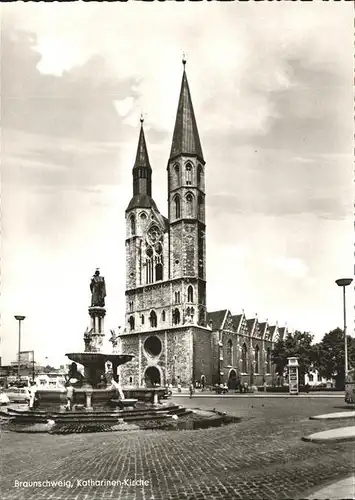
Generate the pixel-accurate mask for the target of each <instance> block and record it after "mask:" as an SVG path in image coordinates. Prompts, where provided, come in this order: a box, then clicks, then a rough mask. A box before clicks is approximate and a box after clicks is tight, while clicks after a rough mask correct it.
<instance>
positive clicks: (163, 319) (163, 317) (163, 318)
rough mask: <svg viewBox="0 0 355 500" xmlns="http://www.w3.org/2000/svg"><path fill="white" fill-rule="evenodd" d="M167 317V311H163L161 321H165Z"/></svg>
mask: <svg viewBox="0 0 355 500" xmlns="http://www.w3.org/2000/svg"><path fill="white" fill-rule="evenodd" d="M165 317H166V313H165V311H163V312H162V313H161V320H162V321H165Z"/></svg>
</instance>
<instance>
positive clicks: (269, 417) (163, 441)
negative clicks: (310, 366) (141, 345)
mask: <svg viewBox="0 0 355 500" xmlns="http://www.w3.org/2000/svg"><path fill="white" fill-rule="evenodd" d="M176 401H177V402H178V403H179V404H182V405H184V406H187V407H199V408H204V409H212V408H216V409H218V410H225V411H227V412H228V413H232V414H234V415H237V416H241V417H242V418H243V420H242V421H241V422H240V423H238V424H232V425H229V426H226V427H222V428H211V429H205V430H198V431H163V432H162V431H155V432H154V431H138V432H137V431H130V432H120V433H96V434H78V435H48V434H24V433H10V432H3V433H2V436H1V444H2V453H1V459H0V460H1V463H0V467H1V471H2V477H1V489H0V496H1V498H2V499H3V500H12V499H16V500H17V499H25V498H26V500H27V499H28V498H30V499H52V500H59V499H69V500H74V499H75V500H92V499H93V500H96V499H97V500H101V499H102V500H106V499H107V500H108V499H122V500H125V499H129V500H131V499H132V500H133V499H137V500H139V499H142V500H148V499H152V500H153V499H155V500H180V499H190V500H193V499H194V500H204V499H216V500H236V499H245V500H249V499H250V500H257V499H270V500H275V499H285V498H302V493H303V492H304V491H310V490H311V489H313V488H316V487H317V486H319V487H320V486H322V484H323V483H325V482H328V483H329V481H330V480H332V479H334V481H336V480H339V479H342V478H343V477H345V476H347V475H349V473H351V472H352V470H353V466H354V458H355V457H354V451H353V443H334V444H313V443H306V442H303V441H301V437H302V436H303V435H305V434H311V433H312V432H317V431H321V430H326V429H331V428H335V427H339V422H336V421H316V420H309V416H311V415H317V414H321V413H327V412H329V413H331V412H335V411H339V408H341V407H342V406H344V405H342V404H341V402H340V401H336V400H334V399H327V398H324V399H316V400H307V399H303V400H300V399H297V397H295V399H269V400H268V399H257V398H256V399H255V400H253V399H252V398H250V399H237V398H233V399H232V398H230V399H225V400H223V398H213V397H211V398H195V399H192V400H191V399H189V398H186V399H185V398H181V397H179V398H178V399H177V400H176ZM135 479H136V480H137V479H138V480H139V479H141V480H145V481H146V482H147V485H146V486H144V487H143V486H134V485H131V486H130V485H129V480H135ZM60 480H62V481H68V485H69V486H71V487H66V486H60V485H57V486H54V485H53V486H48V487H41V488H40V487H34V486H32V487H31V486H29V485H27V486H28V487H26V486H25V485H22V486H21V487H18V486H16V481H27V482H30V481H60ZM87 480H92V481H96V480H101V481H104V480H106V481H107V480H111V481H114V480H115V481H117V485H112V484H107V483H106V485H105V484H104V483H103V484H102V485H100V486H99V485H98V486H90V485H89V484H85V481H87ZM125 480H126V483H125V482H124V481H125ZM78 481H79V482H78ZM80 481H82V482H80ZM119 481H121V484H119ZM69 482H70V484H69Z"/></svg>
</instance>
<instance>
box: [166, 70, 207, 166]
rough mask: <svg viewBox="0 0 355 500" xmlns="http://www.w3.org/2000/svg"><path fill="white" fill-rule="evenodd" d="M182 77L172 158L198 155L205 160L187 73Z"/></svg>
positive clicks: (171, 152)
mask: <svg viewBox="0 0 355 500" xmlns="http://www.w3.org/2000/svg"><path fill="white" fill-rule="evenodd" d="M183 63H184V72H183V75H182V82H181V90H180V98H179V104H178V109H177V114H176V120H175V128H174V134H173V142H172V145H171V151H170V158H173V157H174V156H177V155H180V154H190V155H197V156H198V157H199V158H201V160H203V154H202V148H201V143H200V137H199V135H198V130H197V124H196V118H195V113H194V108H193V105H192V100H191V94H190V89H189V84H188V81H187V76H186V71H185V61H183Z"/></svg>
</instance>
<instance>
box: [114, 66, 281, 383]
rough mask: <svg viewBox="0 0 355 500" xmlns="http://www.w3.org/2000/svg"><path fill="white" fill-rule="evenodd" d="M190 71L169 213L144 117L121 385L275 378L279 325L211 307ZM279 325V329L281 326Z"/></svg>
mask: <svg viewBox="0 0 355 500" xmlns="http://www.w3.org/2000/svg"><path fill="white" fill-rule="evenodd" d="M185 63H186V61H185V60H184V61H183V65H184V70H183V75H182V83H181V90H180V97H179V102H178V109H177V115H176V120H175V127H174V132H173V139H172V145H171V150H170V156H169V159H168V164H167V185H168V217H165V216H164V215H163V214H161V213H160V211H159V209H158V207H157V205H156V203H155V201H154V199H153V197H152V166H151V164H150V161H149V155H148V148H147V144H146V140H145V135H144V128H143V119H141V128H140V134H139V139H138V148H137V154H136V159H135V162H134V166H133V169H132V176H133V196H132V198H131V200H130V202H129V204H128V206H127V209H126V293H125V295H126V313H125V328H124V332H123V333H122V334H121V336H120V338H121V346H122V350H123V352H128V353H130V354H133V355H134V356H135V357H134V359H133V361H132V362H130V363H127V364H126V365H123V366H122V367H121V375H120V376H121V381H122V383H123V384H124V385H134V386H137V385H139V386H144V385H147V386H151V385H153V384H155V383H158V384H160V385H165V384H168V383H173V384H177V383H179V382H180V383H181V384H182V385H186V384H189V383H191V382H196V381H199V382H202V383H204V384H206V385H210V384H215V383H222V382H223V383H224V382H226V383H228V384H229V385H230V386H231V387H232V386H233V385H234V384H235V381H236V379H237V377H239V378H240V379H241V380H242V381H247V382H248V383H250V382H252V383H262V381H264V380H267V381H268V382H271V378H272V377H273V367H272V365H271V349H272V345H273V341H274V340H275V338H276V336H277V334H278V332H277V330H278V329H277V326H273V327H272V326H269V325H267V323H259V322H258V320H257V318H254V319H252V320H247V319H246V318H245V315H244V313H243V314H241V315H239V316H232V314H231V313H230V311H227V310H225V311H216V312H209V313H208V312H207V310H206V237H205V235H206V220H205V205H206V189H205V178H206V162H205V159H204V156H203V152H202V147H201V142H200V137H199V133H198V129H197V123H196V118H195V114H194V109H193V105H192V100H191V94H190V89H189V84H188V80H187V75H186V71H185ZM279 330H280V329H279Z"/></svg>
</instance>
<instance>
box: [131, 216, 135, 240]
mask: <svg viewBox="0 0 355 500" xmlns="http://www.w3.org/2000/svg"><path fill="white" fill-rule="evenodd" d="M130 222H131V235H132V236H134V235H135V234H136V218H135V217H134V215H131V218H130Z"/></svg>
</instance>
